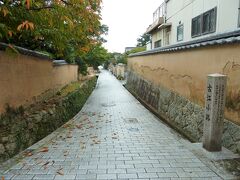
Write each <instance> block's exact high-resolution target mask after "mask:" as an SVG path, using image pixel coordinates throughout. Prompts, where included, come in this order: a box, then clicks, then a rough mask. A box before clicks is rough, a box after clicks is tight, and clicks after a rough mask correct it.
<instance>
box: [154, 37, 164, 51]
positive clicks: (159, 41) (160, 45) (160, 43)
mask: <svg viewBox="0 0 240 180" xmlns="http://www.w3.org/2000/svg"><path fill="white" fill-rule="evenodd" d="M157 43H158V44H159V46H157V47H156V44H157ZM159 47H162V39H159V40H157V41H155V42H154V49H155V48H159Z"/></svg>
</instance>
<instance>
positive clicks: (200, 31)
mask: <svg viewBox="0 0 240 180" xmlns="http://www.w3.org/2000/svg"><path fill="white" fill-rule="evenodd" d="M198 19H199V20H200V27H199V33H198V34H193V21H196V23H197V24H198ZM197 28H198V27H197ZM191 35H192V37H193V38H194V37H199V36H201V35H202V15H199V16H196V17H194V18H193V19H192V31H191Z"/></svg>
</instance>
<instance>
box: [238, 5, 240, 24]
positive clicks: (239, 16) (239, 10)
mask: <svg viewBox="0 0 240 180" xmlns="http://www.w3.org/2000/svg"><path fill="white" fill-rule="evenodd" d="M238 27H240V2H239V8H238Z"/></svg>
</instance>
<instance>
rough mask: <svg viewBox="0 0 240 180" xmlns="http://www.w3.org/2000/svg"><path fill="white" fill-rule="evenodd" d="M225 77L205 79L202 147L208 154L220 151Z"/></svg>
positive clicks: (212, 75) (212, 76)
mask: <svg viewBox="0 0 240 180" xmlns="http://www.w3.org/2000/svg"><path fill="white" fill-rule="evenodd" d="M226 84H227V76H225V75H222V74H210V75H208V79H207V88H206V97H205V98H206V100H205V101H206V102H205V114H204V128H203V147H204V148H205V149H206V150H208V151H210V152H217V151H221V150H222V134H223V120H224V108H225V99H226Z"/></svg>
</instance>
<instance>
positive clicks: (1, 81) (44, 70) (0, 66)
mask: <svg viewBox="0 0 240 180" xmlns="http://www.w3.org/2000/svg"><path fill="white" fill-rule="evenodd" d="M77 68H78V67H77V66H75V65H63V66H53V65H52V61H50V60H44V59H40V58H37V57H32V56H26V55H21V54H14V55H9V54H6V53H5V52H3V51H0V113H1V112H3V111H4V106H5V105H6V104H9V105H10V106H13V107H17V106H19V105H22V104H25V103H31V102H32V101H33V100H35V99H36V97H37V96H38V95H40V94H42V93H44V92H46V91H49V90H54V89H59V88H61V87H63V86H64V85H66V84H68V83H70V82H72V81H77V78H78V71H77Z"/></svg>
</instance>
